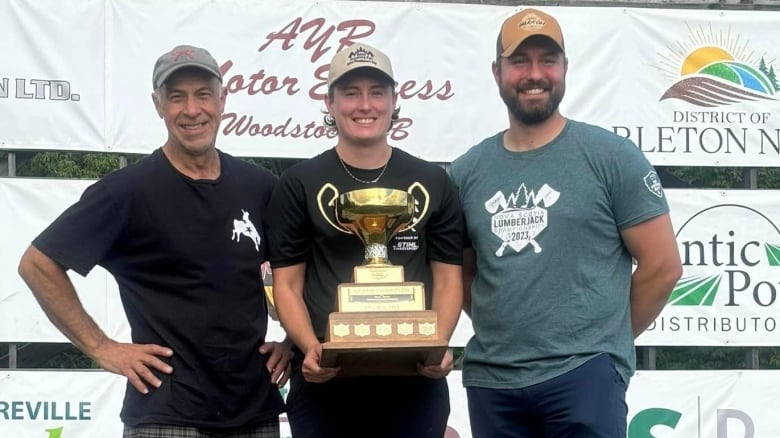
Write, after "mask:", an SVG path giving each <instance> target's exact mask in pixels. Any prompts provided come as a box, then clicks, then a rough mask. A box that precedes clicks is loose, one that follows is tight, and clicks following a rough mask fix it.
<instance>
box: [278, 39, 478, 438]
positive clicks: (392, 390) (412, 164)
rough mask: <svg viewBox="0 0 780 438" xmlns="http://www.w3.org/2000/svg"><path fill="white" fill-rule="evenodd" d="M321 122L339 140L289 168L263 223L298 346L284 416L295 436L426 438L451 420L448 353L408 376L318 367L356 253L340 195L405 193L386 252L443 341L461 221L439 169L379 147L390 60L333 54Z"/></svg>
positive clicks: (361, 51) (391, 116)
mask: <svg viewBox="0 0 780 438" xmlns="http://www.w3.org/2000/svg"><path fill="white" fill-rule="evenodd" d="M328 86H329V89H328V98H327V101H326V105H327V108H328V114H327V115H326V117H325V122H326V124H328V125H329V126H331V128H333V129H335V130H336V131H337V132H338V143H337V144H336V146H335V147H333V148H330V149H328V150H327V151H325V152H323V153H322V154H320V155H318V156H316V157H314V158H312V159H310V160H307V161H304V162H302V163H299V164H298V165H296V166H293V167H291V168H290V169H288V170H287V171H286V172H285V173H284V174H283V175H282V177H281V179H280V182H279V185H278V186H277V189H276V190H275V191H274V194H273V196H272V199H271V202H270V204H269V208H270V209H273V211H274V214H273V216H266V225H267V233H268V240H269V251H270V261H271V267H272V268H273V277H274V283H273V294H274V301H275V305H276V310H277V313H278V316H279V320H280V322H281V323H282V326H284V327H285V329H286V330H287V332H288V334H289V336H290V337H291V338H292V339H293V341H294V342H295V344H296V347H297V348H296V349H294V350H295V351H296V353H297V354H296V356H295V357H294V358H293V360H292V362H293V372H292V376H291V387H290V393H289V394H288V397H287V418H288V420H289V422H290V428H291V430H292V433H293V436H294V437H296V438H306V437H311V438H315V437H316V438H323V437H334V438H335V437H339V438H341V437H363V436H370V437H397V438H409V437H436V438H441V437H442V436H444V432H445V430H446V427H447V418H448V416H449V411H450V406H449V391H448V388H447V381H446V379H445V378H444V377H445V376H446V375H447V374H448V373H449V372H450V370H452V354H451V353H450V352H448V353H447V354H446V355H445V357H444V359H443V360H442V361H441V363H437V364H435V365H429V366H422V365H419V366H418V372H419V375H418V376H409V377H401V376H388V377H384V376H381V377H373V376H371V377H343V376H339V371H340V370H339V369H338V368H326V367H321V366H320V357H321V353H322V342H323V340H324V337H325V327H326V324H327V320H328V315H329V313H330V312H332V311H334V303H335V302H336V294H337V288H338V285H339V283H349V282H351V276H352V270H353V268H354V267H355V266H357V265H360V264H361V263H362V262H363V260H364V253H365V247H364V246H363V244H362V243H361V241H360V240H359V239H358V238H357V237H356V236H354V235H351V234H348V233H346V232H345V231H344V230H342V229H340V228H339V227H337V226H336V225H335V223H334V222H335V214H334V211H333V208H334V203H335V200H336V199H337V197H338V196H339V194H342V193H345V192H348V191H351V190H357V189H364V188H370V187H381V188H389V189H399V190H403V191H404V192H408V193H410V194H412V196H413V197H414V199H415V211H414V218H413V223H412V225H411V226H410V227H409V228H408V229H406V230H405V231H402V232H400V233H399V234H398V235H396V236H395V237H393V238H392V239H391V240H390V242H389V243H388V245H387V253H388V254H387V255H388V258H389V260H390V262H391V263H392V264H394V265H402V266H403V268H404V276H405V280H406V281H419V282H422V283H423V284H424V290H425V293H426V300H425V301H426V305H427V306H428V308H429V309H433V310H436V312H437V314H438V315H437V317H438V333H439V335H440V337H441V339H444V340H449V338H450V336H451V335H452V332H453V330H454V328H455V325H456V323H457V320H458V317H459V315H460V309H461V303H462V294H463V290H462V284H461V268H460V264H461V261H462V220H461V211H460V206H459V202H458V199H457V196H456V193H455V190H454V188H453V186H452V185H451V183H450V181H449V178H448V177H447V174H446V173H445V171H444V169H443V168H441V167H439V166H437V165H435V164H432V163H428V162H425V161H423V160H421V159H418V158H415V157H413V156H411V155H409V154H407V153H406V152H404V151H402V150H400V149H397V148H393V147H391V146H390V145H389V144H388V143H387V132H388V129H389V128H390V126H391V124H392V122H393V121H394V120H396V119H397V117H398V110H397V109H396V103H397V94H396V93H395V91H394V80H393V72H392V68H391V66H390V60H389V59H388V58H387V56H386V55H385V54H384V53H382V52H381V51H379V50H377V49H376V48H373V47H370V46H368V45H365V44H354V45H352V46H350V47H347V48H345V49H343V50H342V51H341V52H339V53H337V54H336V55H335V56H334V58H333V60H332V62H331V65H330V72H329V77H328Z"/></svg>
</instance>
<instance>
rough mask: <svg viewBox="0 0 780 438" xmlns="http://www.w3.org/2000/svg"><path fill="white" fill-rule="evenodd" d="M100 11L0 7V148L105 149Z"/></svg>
mask: <svg viewBox="0 0 780 438" xmlns="http://www.w3.org/2000/svg"><path fill="white" fill-rule="evenodd" d="M105 7H106V2H105V1H83V0H44V1H27V0H6V1H3V2H0V29H3V36H2V38H0V50H2V52H3V56H2V57H1V58H0V114H3V117H0V133H1V134H0V149H2V148H21V149H28V148H34V149H67V150H71V149H73V150H105V149H106V146H107V144H106V138H105V102H106V94H105V88H106V81H107V78H106V71H105V69H106V62H105V47H106V40H105V24H106V17H105Z"/></svg>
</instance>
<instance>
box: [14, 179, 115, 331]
mask: <svg viewBox="0 0 780 438" xmlns="http://www.w3.org/2000/svg"><path fill="white" fill-rule="evenodd" d="M93 182H94V181H90V180H55V179H21V178H3V179H0V205H2V206H12V207H11V208H8V207H6V208H4V209H3V212H4V214H0V230H4V231H3V232H2V233H0V248H2V251H0V342H67V339H66V338H65V337H64V336H63V335H62V334H61V333H60V332H59V330H57V329H56V328H55V327H54V326H53V325H52V324H51V323H50V322H49V320H48V319H47V318H46V315H45V314H44V313H43V311H42V310H41V308H40V306H39V305H38V302H37V301H36V300H35V297H33V295H32V293H31V292H30V290H29V289H28V288H27V285H26V284H25V283H24V281H23V280H22V279H21V277H19V275H18V273H17V267H18V266H19V259H20V258H21V257H22V254H24V251H25V250H26V249H27V247H28V246H29V245H30V242H32V240H33V239H34V238H35V236H37V235H38V234H39V233H40V232H41V231H43V229H44V228H46V226H47V225H48V224H49V223H51V222H52V221H53V220H54V219H55V218H56V217H57V216H58V215H59V214H60V213H61V212H63V211H64V210H65V209H66V208H67V207H68V206H70V205H71V204H73V203H74V202H75V201H76V200H78V198H79V197H80V196H81V193H82V192H83V191H84V189H86V188H87V186H89V185H90V184H92V183H93ZM69 276H70V278H71V280H72V281H73V283H74V285H75V286H76V290H77V291H78V292H79V298H80V299H81V302H82V303H83V304H84V307H85V308H86V309H87V311H88V312H89V313H90V315H92V317H93V318H94V319H95V321H96V322H97V323H98V325H99V326H100V327H101V328H103V330H104V331H105V332H106V334H108V335H109V336H111V337H113V338H115V339H118V340H124V339H129V328H128V327H127V319H126V318H125V316H124V311H123V310H122V304H121V302H120V301H119V295H118V290H117V286H116V282H115V281H114V278H113V277H112V276H111V275H109V274H108V273H107V272H106V271H105V270H104V269H102V268H100V267H96V268H95V269H93V270H92V272H90V274H89V275H88V276H87V277H82V276H80V275H78V274H75V273H73V272H70V273H69Z"/></svg>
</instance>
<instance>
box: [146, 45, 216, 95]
mask: <svg viewBox="0 0 780 438" xmlns="http://www.w3.org/2000/svg"><path fill="white" fill-rule="evenodd" d="M185 67H194V68H199V69H201V70H204V71H206V72H208V73H210V74H212V75H213V76H216V77H217V78H218V79H219V82H220V83H221V82H222V73H220V72H219V65H218V64H217V61H216V60H215V59H214V57H213V56H211V53H209V52H208V50H206V49H202V48H200V47H194V46H186V45H183V46H176V47H174V48H173V49H172V50H171V51H170V52H167V53H164V54H162V55H161V56H160V57H159V58H157V62H155V63H154V72H153V73H152V86H153V87H154V89H155V90H156V89H158V88H160V86H162V84H164V83H165V81H166V80H168V78H169V77H171V75H172V74H173V73H174V72H175V71H177V70H179V69H182V68H185Z"/></svg>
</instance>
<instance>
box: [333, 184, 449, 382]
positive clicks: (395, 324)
mask: <svg viewBox="0 0 780 438" xmlns="http://www.w3.org/2000/svg"><path fill="white" fill-rule="evenodd" d="M414 208H415V201H414V197H412V195H411V194H409V193H408V192H405V191H403V190H394V189H385V188H369V189H361V190H353V191H351V192H347V193H344V194H342V195H341V196H340V197H339V199H338V202H337V203H336V222H338V224H339V225H341V227H343V229H342V231H346V232H350V233H352V234H354V235H356V236H357V237H358V238H360V240H361V242H363V245H364V246H365V248H366V252H365V262H364V264H363V265H361V266H356V267H355V268H354V271H353V283H342V284H340V285H339V286H338V300H337V306H336V311H335V312H332V313H331V314H330V315H329V318H328V326H327V333H326V342H325V343H324V344H322V356H321V357H320V366H323V367H340V368H341V371H340V372H339V374H338V375H339V376H342V377H343V376H377V375H382V376H402V375H417V374H418V373H417V364H418V363H422V364H425V365H432V364H438V363H441V360H442V358H443V357H444V355H445V353H446V352H447V341H444V340H441V339H439V333H438V325H437V316H436V312H435V311H433V310H425V290H424V286H423V283H421V282H414V281H409V282H407V281H404V270H403V266H396V265H392V264H391V263H390V261H389V259H388V255H387V242H388V241H389V240H390V239H391V238H392V237H393V236H395V235H396V234H397V233H399V232H401V231H404V230H406V229H408V228H409V227H411V226H413V225H414Z"/></svg>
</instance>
